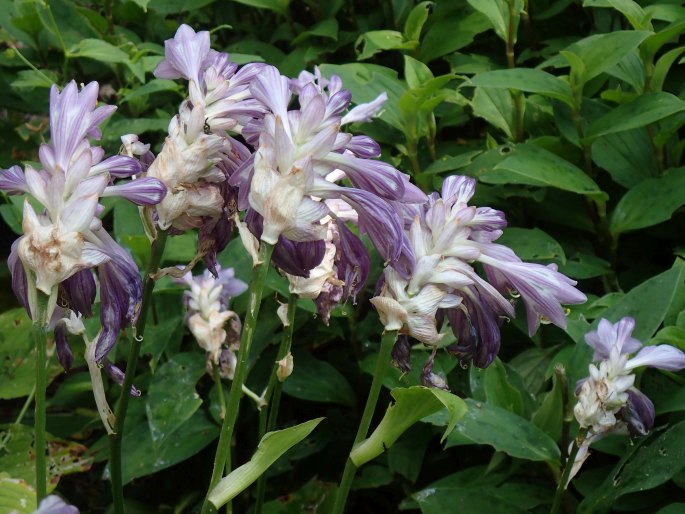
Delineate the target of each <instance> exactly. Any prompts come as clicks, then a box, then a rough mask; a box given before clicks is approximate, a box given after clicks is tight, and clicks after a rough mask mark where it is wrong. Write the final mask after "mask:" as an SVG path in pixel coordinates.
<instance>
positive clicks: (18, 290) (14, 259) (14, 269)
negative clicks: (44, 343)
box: [7, 238, 31, 318]
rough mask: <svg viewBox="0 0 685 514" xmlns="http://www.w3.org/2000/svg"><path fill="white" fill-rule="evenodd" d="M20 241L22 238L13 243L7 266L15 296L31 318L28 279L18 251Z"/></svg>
mask: <svg viewBox="0 0 685 514" xmlns="http://www.w3.org/2000/svg"><path fill="white" fill-rule="evenodd" d="M19 241H21V238H19V239H17V240H16V241H14V243H12V248H11V250H10V255H9V257H8V258H7V267H8V268H9V270H10V274H11V275H12V291H13V292H14V296H16V297H17V300H19V303H20V304H21V306H22V307H23V308H24V309H26V312H27V314H28V315H29V318H30V317H31V308H30V307H29V293H28V280H27V278H26V271H25V270H24V265H23V264H22V263H21V260H20V259H19V254H18V253H17V248H18V246H19Z"/></svg>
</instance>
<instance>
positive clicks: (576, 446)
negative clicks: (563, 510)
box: [549, 429, 587, 514]
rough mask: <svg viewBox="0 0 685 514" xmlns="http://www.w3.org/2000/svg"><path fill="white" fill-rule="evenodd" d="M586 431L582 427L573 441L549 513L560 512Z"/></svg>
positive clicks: (555, 513)
mask: <svg viewBox="0 0 685 514" xmlns="http://www.w3.org/2000/svg"><path fill="white" fill-rule="evenodd" d="M586 432H587V431H586V430H585V429H581V430H580V432H579V433H578V437H576V439H575V440H574V441H573V446H572V448H571V452H570V454H569V456H568V459H566V465H565V466H564V472H563V473H562V475H561V480H559V485H558V486H557V490H556V492H555V493H554V502H553V503H552V509H551V510H550V511H549V514H557V513H558V512H559V508H560V507H561V502H562V501H563V499H564V494H565V493H566V489H567V487H568V482H569V481H570V478H571V469H572V468H573V464H574V463H575V460H576V456H577V455H578V450H580V447H581V446H582V444H583V441H584V440H585V434H586Z"/></svg>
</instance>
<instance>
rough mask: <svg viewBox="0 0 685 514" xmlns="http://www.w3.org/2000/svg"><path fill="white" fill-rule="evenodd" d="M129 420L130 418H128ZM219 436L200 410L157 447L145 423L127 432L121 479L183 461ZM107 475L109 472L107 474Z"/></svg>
mask: <svg viewBox="0 0 685 514" xmlns="http://www.w3.org/2000/svg"><path fill="white" fill-rule="evenodd" d="M127 421H128V419H127ZM218 435H219V427H218V426H217V425H216V423H214V421H212V420H211V419H210V418H209V417H208V415H207V414H206V413H205V412H203V411H202V410H199V411H197V412H195V414H193V416H192V417H191V418H190V419H189V420H187V421H186V422H185V423H183V424H182V425H181V426H180V427H178V429H177V430H176V431H175V432H174V435H173V437H167V438H164V439H162V441H161V444H159V445H158V446H155V444H154V442H153V440H152V435H151V434H150V427H149V425H148V423H146V422H142V423H139V424H138V425H135V426H134V427H133V428H132V429H131V430H127V431H126V437H125V438H124V442H123V451H122V454H123V456H124V457H123V463H122V468H123V469H122V477H123V478H122V480H123V482H124V484H126V483H128V482H130V481H131V480H133V479H134V478H138V477H142V476H146V475H150V474H152V473H156V472H158V471H160V470H162V469H166V468H168V467H170V466H173V465H174V464H178V463H179V462H182V461H184V460H186V459H188V458H190V457H192V456H193V455H195V454H196V453H198V452H199V451H200V450H202V449H203V448H204V447H205V446H207V445H208V444H210V443H211V442H212V441H214V439H215V438H216V437H217V436H218ZM105 474H106V475H107V476H108V474H109V470H107V472H106V473H105Z"/></svg>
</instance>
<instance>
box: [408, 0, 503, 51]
mask: <svg viewBox="0 0 685 514" xmlns="http://www.w3.org/2000/svg"><path fill="white" fill-rule="evenodd" d="M489 28H490V23H489V21H488V19H487V18H486V17H485V16H484V15H483V14H481V13H479V12H473V11H470V12H469V11H467V10H466V9H464V8H463V7H462V5H460V3H448V2H438V4H437V5H436V6H435V12H434V14H433V16H432V17H431V20H430V21H429V27H428V29H427V30H426V31H425V34H424V36H423V41H421V47H420V49H419V56H420V59H421V61H423V62H425V63H428V62H430V61H432V60H434V59H437V58H438V57H442V56H447V55H448V54H451V53H452V52H455V51H456V50H459V49H461V48H464V47H465V46H467V45H469V44H470V43H471V42H472V41H473V39H474V38H475V37H476V36H477V35H478V34H480V33H481V32H485V31H486V30H488V29H489Z"/></svg>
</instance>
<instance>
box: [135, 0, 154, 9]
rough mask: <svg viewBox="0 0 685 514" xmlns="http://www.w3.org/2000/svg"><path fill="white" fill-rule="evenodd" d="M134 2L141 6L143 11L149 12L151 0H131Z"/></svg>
mask: <svg viewBox="0 0 685 514" xmlns="http://www.w3.org/2000/svg"><path fill="white" fill-rule="evenodd" d="M131 1H132V2H133V3H134V4H136V5H137V6H138V7H140V8H141V9H142V10H143V12H147V6H148V4H149V3H150V0H131Z"/></svg>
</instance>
